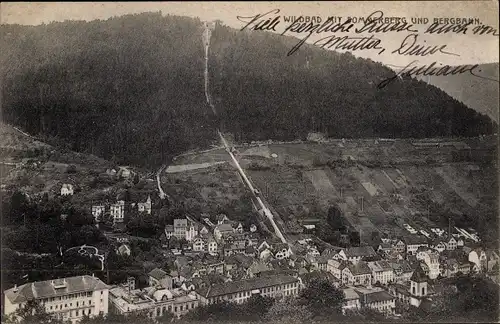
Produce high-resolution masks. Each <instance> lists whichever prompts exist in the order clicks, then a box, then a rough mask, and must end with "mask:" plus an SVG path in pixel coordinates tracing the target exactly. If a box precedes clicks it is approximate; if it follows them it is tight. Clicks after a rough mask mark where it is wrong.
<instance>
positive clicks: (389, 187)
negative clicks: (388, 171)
mask: <svg viewBox="0 0 500 324" xmlns="http://www.w3.org/2000/svg"><path fill="white" fill-rule="evenodd" d="M373 177H374V180H375V183H376V184H377V186H378V187H379V189H381V190H382V192H383V194H390V193H392V192H393V191H394V189H396V186H395V185H394V183H393V182H392V180H390V178H387V177H386V175H385V174H384V172H383V171H382V170H375V172H374V174H373Z"/></svg>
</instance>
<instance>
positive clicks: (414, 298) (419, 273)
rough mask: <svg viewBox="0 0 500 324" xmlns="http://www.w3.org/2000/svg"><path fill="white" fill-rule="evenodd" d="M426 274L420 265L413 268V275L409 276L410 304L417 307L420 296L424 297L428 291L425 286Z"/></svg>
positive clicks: (420, 300) (420, 299)
mask: <svg viewBox="0 0 500 324" xmlns="http://www.w3.org/2000/svg"><path fill="white" fill-rule="evenodd" d="M428 280H429V279H428V277H427V275H426V274H425V273H424V270H423V269H422V267H421V266H420V265H418V267H417V268H416V269H415V271H414V272H413V275H412V276H411V278H410V294H411V298H410V304H412V305H413V306H416V307H419V306H420V303H421V302H422V298H424V297H426V296H427V294H428V293H429V290H428V287H427V281H428Z"/></svg>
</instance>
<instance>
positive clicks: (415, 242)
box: [404, 235, 429, 255]
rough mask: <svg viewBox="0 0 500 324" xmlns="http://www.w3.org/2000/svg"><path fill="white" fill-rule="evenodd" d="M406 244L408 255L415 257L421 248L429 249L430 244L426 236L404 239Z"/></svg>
mask: <svg viewBox="0 0 500 324" xmlns="http://www.w3.org/2000/svg"><path fill="white" fill-rule="evenodd" d="M404 241H405V244H406V254H407V255H414V254H416V253H417V250H418V248H419V247H428V246H429V243H428V241H427V238H426V237H425V236H420V235H410V236H408V237H406V238H405V239H404Z"/></svg>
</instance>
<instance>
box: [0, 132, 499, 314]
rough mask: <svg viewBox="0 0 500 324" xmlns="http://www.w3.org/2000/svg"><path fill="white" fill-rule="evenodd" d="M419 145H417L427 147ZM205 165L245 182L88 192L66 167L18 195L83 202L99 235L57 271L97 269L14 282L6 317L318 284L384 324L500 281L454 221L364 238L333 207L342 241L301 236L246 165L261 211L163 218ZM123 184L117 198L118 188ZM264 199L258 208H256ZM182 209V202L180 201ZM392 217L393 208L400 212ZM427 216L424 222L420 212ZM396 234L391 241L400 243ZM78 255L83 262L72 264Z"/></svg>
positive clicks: (118, 177)
mask: <svg viewBox="0 0 500 324" xmlns="http://www.w3.org/2000/svg"><path fill="white" fill-rule="evenodd" d="M4 127H6V126H4ZM14 133H16V131H12V132H11V133H8V132H6V133H5V134H9V136H11V137H16V136H17V137H22V136H24V135H22V134H19V133H17V134H14ZM343 143H344V144H342V145H343V146H344V147H347V146H349V143H348V142H346V141H343ZM268 144H269V143H267V144H266V145H268ZM266 145H264V144H262V143H254V144H252V145H250V144H247V146H248V147H250V148H247V149H248V150H252V152H253V153H252V154H256V153H255V152H256V150H259V149H262V148H263V147H268V146H266ZM275 145H286V144H284V143H276V144H275ZM294 145H304V143H302V144H301V143H294ZM307 145H317V143H316V144H313V142H311V143H310V144H307ZM324 145H336V144H334V143H326V144H325V143H324ZM369 145H371V146H373V145H374V144H373V143H372V144H369ZM391 145H403V144H397V143H396V144H394V143H393V144H391ZM405 145H406V144H405ZM413 146H416V147H420V144H419V143H414V145H413ZM434 146H436V145H434ZM434 146H433V147H434ZM437 146H439V145H437ZM269 147H271V145H269ZM439 149H441V148H439ZM214 150H216V153H213V154H220V153H223V154H230V155H231V156H232V157H234V158H235V161H236V162H237V160H238V159H240V160H244V159H243V157H244V154H242V153H241V152H243V151H244V150H245V148H244V147H240V148H239V149H235V148H231V149H227V150H226V152H224V149H223V148H218V149H217V148H216V149H214ZM217 150H218V151H217ZM207 154H210V153H207ZM195 155H196V154H195ZM274 155H276V154H274ZM271 158H274V157H273V156H271ZM350 158H353V157H352V156H351V157H350ZM316 164H317V165H319V163H318V162H316ZM40 165H41V163H37V162H35V161H34V160H33V159H31V160H30V159H24V160H23V161H22V162H20V163H18V164H17V166H16V168H19V169H23V168H25V169H31V170H33V169H35V170H36V169H37V168H41V166H40ZM44 167H45V170H47V168H55V167H57V166H54V165H51V164H50V163H46V164H45V166H44ZM59 167H60V166H59ZM206 168H208V169H209V170H212V171H213V170H218V171H219V172H232V174H233V176H237V175H238V173H237V172H238V171H236V170H237V168H236V165H234V164H233V165H230V164H225V166H224V167H221V166H215V167H214V166H213V165H210V164H208V165H203V164H196V165H195V164H191V165H187V164H184V165H182V164H181V165H176V166H175V165H173V166H170V167H169V168H162V169H161V170H160V171H159V172H158V173H157V174H149V175H148V174H141V173H140V172H139V171H138V170H134V168H131V167H127V166H122V167H115V168H108V169H106V170H105V171H104V170H103V171H104V172H102V173H101V174H100V175H99V176H98V177H97V178H100V179H101V181H104V180H102V179H107V180H106V181H107V182H106V183H107V185H108V186H109V187H106V188H104V189H97V190H93V191H92V190H91V191H89V190H90V189H89V187H88V184H87V183H86V182H87V181H88V179H86V178H85V179H84V178H82V179H83V180H82V181H85V182H82V183H79V182H78V181H77V179H78V177H77V176H76V175H78V174H79V172H83V171H81V170H76V168H75V166H74V165H69V166H66V169H65V168H64V167H63V170H65V171H63V172H62V173H63V175H64V176H63V177H62V178H61V179H66V180H65V181H67V182H57V181H55V182H53V184H52V187H51V188H52V189H51V192H50V195H47V194H45V195H44V197H42V198H40V197H39V196H40V195H37V194H36V193H33V188H32V187H31V190H32V192H29V190H28V191H26V190H25V191H24V192H23V191H19V192H18V193H17V195H18V196H21V197H22V200H24V201H29V200H31V201H35V202H36V201H40V199H42V200H43V199H45V200H49V201H50V200H54V201H59V202H63V204H64V206H66V208H70V207H71V204H72V203H74V204H79V205H81V204H82V203H83V202H84V203H83V204H84V209H85V210H86V211H87V213H88V215H91V216H90V218H91V220H90V222H89V224H90V225H87V226H89V227H92V228H93V231H94V232H93V233H96V232H97V233H100V234H102V237H101V239H99V240H97V241H96V240H94V242H91V241H90V238H89V239H88V240H89V241H88V242H86V243H83V244H81V245H77V246H73V247H69V246H64V247H62V246H61V247H59V251H58V253H56V255H57V257H58V260H61V261H60V262H61V264H64V263H65V262H66V263H68V262H73V263H70V267H73V268H74V267H75V266H77V264H78V263H88V264H89V266H87V267H83V268H82V269H83V270H82V271H80V274H79V275H77V276H68V277H59V276H58V272H57V271H56V270H57V269H56V268H54V272H53V273H52V274H50V275H49V277H51V278H50V279H48V280H43V281H34V282H33V281H29V271H26V272H25V273H26V274H25V273H18V274H16V275H17V277H16V278H18V279H15V280H17V283H15V284H14V286H13V287H10V288H8V289H6V290H5V291H4V314H7V315H9V314H15V313H16V310H18V309H20V308H22V307H23V305H26V303H28V301H30V300H35V301H36V302H39V303H40V304H41V305H42V306H43V307H44V309H45V311H46V312H47V313H48V314H51V315H53V316H55V317H57V318H59V319H61V320H70V321H71V322H73V323H76V322H78V321H79V320H82V319H83V318H85V317H92V316H99V315H102V316H106V315H108V314H118V315H130V314H141V316H145V317H148V318H151V319H156V318H162V317H163V316H168V318H173V319H175V318H178V319H180V318H183V317H185V316H186V315H187V314H189V313H190V312H194V311H195V310H196V309H197V308H199V307H210V305H214V304H218V303H226V302H230V303H235V304H240V305H242V304H245V303H247V302H248V301H249V300H250V299H251V298H252V297H253V296H257V295H258V296H263V297H270V298H272V299H273V300H276V302H279V301H281V302H283V300H289V299H294V298H298V297H299V296H300V294H301V292H302V291H304V290H305V289H308V284H309V283H311V282H312V281H314V280H322V282H323V283H328V284H329V285H331V286H332V287H334V288H335V289H338V290H339V291H341V292H342V294H343V295H342V296H343V298H342V300H341V312H342V314H343V315H345V316H348V315H349V314H356V313H358V312H364V311H366V310H370V311H372V310H373V311H376V312H377V313H379V314H382V316H384V317H385V318H389V319H394V320H397V319H399V318H401V316H404V315H405V313H407V312H411V311H412V310H415V309H421V308H424V309H430V308H432V307H435V303H436V301H438V300H440V297H442V294H444V292H445V291H446V290H447V289H450V287H451V288H452V289H457V288H456V287H455V286H454V284H453V282H454V281H453V280H454V279H457V278H461V277H469V278H470V277H480V278H486V279H487V280H493V281H494V282H497V274H498V267H499V261H500V259H499V255H498V251H495V249H492V248H487V247H485V245H484V244H482V238H481V237H480V236H479V235H478V233H477V232H476V231H475V230H474V229H472V228H462V227H459V226H455V225H456V224H454V223H453V224H452V223H451V221H449V222H448V224H447V225H448V226H442V227H431V226H428V227H425V226H423V225H422V223H418V222H413V223H411V224H410V222H409V221H408V223H406V222H399V223H398V225H394V226H395V228H393V230H392V231H385V232H384V233H383V234H382V235H380V233H379V234H377V235H374V234H372V232H369V233H370V234H369V235H367V234H366V232H367V230H364V231H365V233H360V232H362V231H363V228H366V226H365V227H362V226H361V227H360V226H358V225H359V224H358V225H356V224H354V223H353V224H352V225H353V226H350V225H349V219H352V217H353V216H352V214H351V212H350V211H349V210H348V209H346V210H344V207H345V206H344V207H343V208H340V209H336V208H334V211H337V213H335V212H334V213H333V217H336V219H333V223H337V224H341V225H338V226H340V227H343V228H344V229H342V231H341V232H339V231H338V230H337V231H336V232H338V233H339V240H338V243H339V244H338V245H333V244H331V243H328V242H326V241H325V240H323V239H322V235H321V234H319V232H320V231H321V227H323V226H326V225H324V224H322V222H321V221H319V220H317V219H316V220H315V219H303V220H301V221H300V224H301V225H297V226H295V227H293V228H292V226H291V225H290V224H291V222H290V220H289V221H288V223H289V224H288V225H283V224H285V222H284V221H283V219H282V218H283V216H284V215H283V214H282V213H281V215H278V213H277V212H276V210H277V209H275V208H274V207H273V206H271V204H270V203H268V202H267V200H266V199H265V197H268V199H269V200H270V201H273V202H276V200H273V199H271V198H269V197H270V196H269V194H268V193H266V194H261V192H260V191H259V190H258V189H257V188H255V187H254V188H253V190H254V193H253V194H254V195H252V194H251V193H250V194H249V193H248V190H249V189H248V188H246V187H245V181H244V180H243V177H245V178H247V180H248V181H250V180H249V178H248V177H249V175H247V174H246V173H247V172H248V170H247V171H244V170H243V169H242V168H241V167H240V168H238V170H239V172H242V173H241V175H240V177H239V178H238V177H235V178H234V181H235V183H236V186H239V187H241V188H239V189H241V190H242V191H243V192H247V194H246V196H245V197H246V198H242V199H247V200H248V201H251V202H253V207H252V209H249V210H248V211H247V213H246V214H244V218H242V216H241V214H240V215H238V216H237V215H232V214H231V213H229V212H222V211H221V212H218V213H205V212H200V213H195V212H192V211H189V210H188V209H185V208H184V209H182V208H181V209H178V210H177V211H176V212H171V213H170V214H169V215H168V217H167V220H165V219H164V218H162V217H163V216H164V215H163V214H162V213H164V211H165V210H169V211H171V210H172V206H173V205H178V203H179V202H177V203H176V202H175V199H177V198H176V197H174V196H173V195H175V194H176V192H178V191H176V188H178V187H179V186H181V185H182V184H181V183H180V182H181V181H179V180H172V179H171V180H170V181H168V180H165V178H175V177H176V176H179V175H181V174H182V175H183V176H184V174H185V173H187V174H191V175H196V172H200V170H201V172H202V173H204V172H206V170H203V169H206ZM217 168H218V169H217ZM224 168H226V169H224ZM250 169H251V168H250ZM315 170H316V171H307V172H312V173H313V174H314V172H316V173H317V172H320V170H323V169H321V168H319V169H318V167H315ZM396 170H399V169H396ZM212 171H210V172H209V173H211V172H212ZM162 172H163V174H162ZM190 172H191V173H190ZM215 172H217V171H215ZM321 172H323V171H321ZM249 174H250V173H249ZM386 175H387V179H391V177H390V176H389V175H388V174H387V173H386ZM148 176H149V177H148ZM67 179H72V181H68V180H67ZM93 180H94V181H95V179H93ZM313 181H314V179H313ZM316 181H319V182H321V181H323V182H324V181H325V180H324V179H323V180H321V179H320V180H316ZM405 181H409V179H406V180H405ZM165 182H167V184H165ZM372 182H376V181H373V180H372ZM200 185H202V184H200ZM323 186H324V187H323V188H320V190H318V193H319V194H322V195H323V194H325V193H327V191H328V188H326V187H327V186H326V187H325V185H323ZM363 186H364V187H363V188H365V189H363V190H366V191H367V192H370V190H371V189H372V187H375V186H376V185H370V182H363ZM370 186H372V187H370ZM93 187H94V188H99V187H100V186H96V185H94V186H93ZM116 187H118V188H121V189H118V190H115V188H116ZM26 188H29V187H26ZM124 188H126V189H124ZM138 188H140V189H138ZM3 189H5V188H3ZM379 189H380V187H379ZM180 190H181V191H182V189H180ZM268 190H269V189H263V190H262V191H263V192H266V191H268ZM101 191H102V192H101ZM108 191H109V192H112V193H113V194H110V193H109V192H108ZM345 191H347V189H346V190H345ZM90 192H91V193H90ZM85 193H87V194H88V196H86V195H87V194H85ZM441 193H442V192H441ZM337 194H340V193H337ZM341 195H344V196H347V201H348V202H349V201H351V202H352V200H353V199H352V198H351V197H350V195H351V194H348V193H346V192H344V193H342V194H341ZM48 196H49V198H47V197H48ZM376 196H383V195H382V193H376V194H374V199H375V198H376ZM392 196H394V194H392ZM89 197H90V198H89ZM98 197H101V198H100V199H101V200H100V201H99V200H97V199H99V198H98ZM106 197H107V198H106ZM402 199H404V197H400V196H399V197H397V199H396V200H394V201H399V200H402ZM259 201H260V203H261V204H262V206H263V207H262V208H261V209H259V206H258V205H257V203H258V202H259ZM369 202H370V199H366V200H365V201H364V202H360V204H359V205H357V206H358V208H360V210H357V211H355V212H356V213H357V215H358V216H357V217H359V218H360V219H362V218H363V217H364V216H363V215H364V213H367V212H369V211H370V210H371V207H369ZM180 203H181V205H182V204H183V201H180ZM165 206H167V207H165ZM339 206H340V207H342V206H343V204H342V203H341V204H340V205H339ZM393 208H397V204H394V206H393ZM70 209H71V208H70ZM361 209H362V210H361ZM386 209H388V207H386ZM351 210H352V209H351ZM181 211H182V212H181ZM331 212H332V211H331V210H330V211H329V213H331ZM70 213H71V212H64V213H61V214H60V215H58V217H57V218H59V221H61V222H68V221H71V219H72V217H74V216H72V215H71V214H70ZM73 213H74V211H73ZM344 213H345V215H344ZM427 216H428V215H427ZM419 217H425V215H424V216H423V215H421V214H419ZM160 219H162V220H161V221H160ZM351 221H352V220H351ZM148 222H163V223H164V225H163V226H162V227H158V224H155V226H156V229H157V232H154V231H153V232H146V230H148V229H149V230H150V228H148V226H151V224H150V225H147V224H148ZM145 223H146V224H145ZM346 224H347V225H346ZM365 225H366V224H365ZM329 226H330V225H329ZM332 226H335V225H332ZM346 226H347V227H348V229H347V230H346V229H345V228H346ZM141 227H142V230H143V231H142V232H141ZM149 233H152V234H149ZM390 233H394V234H392V235H393V236H391V234H390ZM367 237H369V239H367ZM84 240H87V238H85V239H84ZM367 242H369V243H367ZM94 245H95V246H94ZM145 246H147V248H146V247H145ZM141 248H142V250H141ZM146 251H147V252H146ZM46 255H50V253H48V254H46ZM74 255H77V256H78V258H77V259H74ZM71 256H73V259H72V257H71ZM111 259H113V260H114V261H111ZM71 260H72V261H71ZM75 260H76V261H75ZM116 260H121V261H116ZM58 262H59V261H58ZM127 263H134V264H139V267H136V268H133V269H132V268H127ZM68 273H69V274H71V272H68ZM453 287H455V288H453Z"/></svg>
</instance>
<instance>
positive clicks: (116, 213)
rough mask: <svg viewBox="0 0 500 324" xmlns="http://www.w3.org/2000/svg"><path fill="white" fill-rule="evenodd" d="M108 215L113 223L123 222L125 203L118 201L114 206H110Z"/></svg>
mask: <svg viewBox="0 0 500 324" xmlns="http://www.w3.org/2000/svg"><path fill="white" fill-rule="evenodd" d="M109 214H110V215H111V216H112V217H113V221H114V222H116V223H118V222H123V220H124V218H125V201H123V200H119V201H118V202H117V203H116V204H113V205H111V206H110V208H109Z"/></svg>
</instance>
